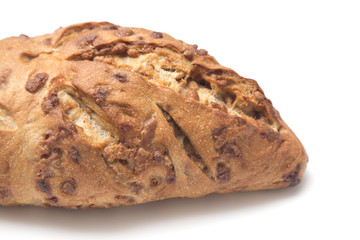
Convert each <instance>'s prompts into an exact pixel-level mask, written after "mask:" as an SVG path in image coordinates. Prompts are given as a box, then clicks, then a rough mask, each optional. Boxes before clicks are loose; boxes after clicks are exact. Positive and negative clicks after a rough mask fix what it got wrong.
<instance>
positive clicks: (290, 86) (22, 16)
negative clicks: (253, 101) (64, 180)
mask: <svg viewBox="0 0 360 240" xmlns="http://www.w3.org/2000/svg"><path fill="white" fill-rule="evenodd" d="M358 4H360V2H359V1H296V2H295V1H246V2H244V1H224V0H222V1H203V2H202V1H195V0H193V1H184V0H182V1H162V2H161V1H154V0H152V1H139V0H136V1H131V0H127V1H105V0H97V1H81V2H80V1H75V0H74V1H68V2H67V1H42V2H39V1H34V0H32V1H24V2H20V1H2V2H1V14H0V26H1V28H0V29H1V31H0V38H5V37H8V36H17V35H19V34H21V33H24V34H27V35H29V36H36V35H41V34H44V33H49V32H53V31H54V30H55V29H57V28H58V27H60V26H67V25H69V24H74V23H79V22H85V21H110V22H113V23H116V24H118V25H121V26H133V27H143V28H148V29H151V30H156V31H161V32H166V33H169V34H170V35H172V36H173V37H175V38H178V39H181V40H184V41H185V42H187V43H191V44H194V43H196V44H198V45H199V47H200V48H205V49H207V50H208V51H209V53H210V54H211V55H213V56H215V57H216V58H217V60H218V61H219V62H220V63H221V64H223V65H225V66H227V67H230V68H233V69H234V70H235V71H237V72H238V73H239V74H240V75H243V76H245V77H249V78H253V79H256V80H257V81H258V83H259V84H260V86H261V87H262V88H263V90H264V91H265V94H266V96H267V97H268V98H270V99H271V100H272V102H273V104H274V106H275V108H277V109H278V110H279V111H280V113H281V116H282V117H283V119H284V120H285V121H286V122H287V123H288V125H289V126H290V127H291V128H292V129H293V130H294V132H295V133H296V134H297V136H298V137H299V138H300V140H301V141H302V142H303V144H304V146H305V148H306V150H307V152H308V155H309V157H310V161H309V164H308V168H307V171H306V173H305V176H304V180H303V182H302V183H301V184H300V185H298V186H297V187H294V188H289V189H283V190H276V191H259V192H247V193H233V194H227V195H211V196H207V197H203V198H199V199H172V200H165V201H161V202H154V203H149V204H144V205H138V206H132V207H119V208H114V209H98V210H86V211H74V210H64V209H42V208H35V207H15V208H4V207H0V239H27V240H30V239H36V240H40V239H52V240H56V239H87V240H91V239H221V240H222V239H287V240H288V239H291V240H293V239H329V238H331V239H360V233H359V229H357V228H359V225H360V221H359V216H360V207H359V204H360V198H359V195H358V193H359V189H360V186H359V185H360V184H359V183H360V174H359V173H360V151H359V149H360V139H359V134H360V129H359V117H360V114H359V111H360V107H359V103H360V101H359V97H358V95H359V81H360V7H359V5H358ZM0 54H1V53H0Z"/></svg>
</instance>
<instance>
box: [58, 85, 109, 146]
mask: <svg viewBox="0 0 360 240" xmlns="http://www.w3.org/2000/svg"><path fill="white" fill-rule="evenodd" d="M58 98H59V101H60V105H61V107H62V109H63V111H64V113H65V114H66V116H68V117H69V118H70V119H71V120H72V121H73V122H74V123H75V124H76V125H77V126H78V127H80V128H81V129H83V131H84V133H85V134H86V135H87V136H89V137H91V140H92V141H93V142H94V143H98V144H101V143H107V142H113V141H114V140H115V137H114V136H113V134H112V133H115V132H114V131H112V127H111V126H110V124H108V123H106V122H105V121H104V120H103V118H102V117H100V116H99V114H98V113H97V112H99V111H101V110H99V109H97V111H96V110H94V109H95V108H96V106H95V104H89V102H88V101H86V100H85V101H84V99H85V97H82V100H80V99H79V98H77V97H76V96H75V92H74V91H73V90H70V89H62V90H60V91H59V92H58ZM89 105H92V107H90V106H89Z"/></svg>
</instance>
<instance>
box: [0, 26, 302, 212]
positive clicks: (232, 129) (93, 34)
mask: <svg viewBox="0 0 360 240" xmlns="http://www.w3.org/2000/svg"><path fill="white" fill-rule="evenodd" d="M0 52H1V54H0V146H1V148H0V204H1V205H4V206H10V205H37V206H56V207H65V208H92V207H100V208H101V207H113V206H119V205H132V204H138V203H145V202H149V201H155V200H160V199H165V198H174V197H189V198H194V197H199V196H203V195H206V194H209V193H214V192H216V193H227V192H234V191H250V190H259V189H276V188H283V187H288V186H294V185H296V184H298V183H299V181H300V180H301V178H302V175H303V173H304V170H305V167H306V164H307V161H308V158H307V155H306V152H305V150H304V148H303V146H302V144H301V143H300V141H299V140H298V139H297V137H296V136H295V135H294V133H293V132H292V131H291V130H290V129H289V127H288V126H287V125H286V124H285V123H284V122H283V120H282V119H281V118H280V116H279V113H278V112H277V111H276V110H275V109H274V108H273V106H272V104H271V102H270V100H269V99H267V98H266V97H265V95H264V93H263V91H262V90H261V88H260V87H259V86H258V84H257V83H256V82H255V81H254V80H251V79H247V78H244V77H241V76H239V75H238V74H237V73H236V72H234V71H233V70H231V69H229V68H226V67H223V66H221V65H220V64H219V63H218V62H217V61H216V60H215V59H214V58H213V57H212V56H209V55H208V53H207V51H205V50H203V49H200V50H198V49H197V46H196V45H188V44H186V43H184V42H182V41H179V40H176V39H174V38H172V37H171V36H169V35H167V34H165V33H159V32H153V31H149V30H145V29H140V28H125V27H120V26H117V25H113V24H111V23H107V22H100V23H97V22H90V23H83V24H78V25H72V26H69V27H66V28H60V29H58V30H57V31H55V32H54V33H53V34H47V35H43V36H39V37H34V38H29V37H27V36H25V35H21V36H20V37H11V38H7V39H4V40H1V41H0Z"/></svg>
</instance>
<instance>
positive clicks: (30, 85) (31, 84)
mask: <svg viewBox="0 0 360 240" xmlns="http://www.w3.org/2000/svg"><path fill="white" fill-rule="evenodd" d="M48 78H49V75H48V74H47V73H37V74H35V75H32V76H30V77H29V79H28V81H27V82H26V85H25V89H26V91H28V92H30V93H36V92H37V91H39V90H40V89H41V88H42V87H44V85H45V83H46V81H47V80H48Z"/></svg>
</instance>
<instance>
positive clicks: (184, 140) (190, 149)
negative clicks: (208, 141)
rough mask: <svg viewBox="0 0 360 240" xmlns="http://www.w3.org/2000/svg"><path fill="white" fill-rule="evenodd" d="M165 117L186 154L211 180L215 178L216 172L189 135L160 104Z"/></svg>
mask: <svg viewBox="0 0 360 240" xmlns="http://www.w3.org/2000/svg"><path fill="white" fill-rule="evenodd" d="M158 108H159V109H160V110H161V112H162V114H163V116H164V118H165V119H166V121H167V122H168V124H169V125H170V127H171V128H172V129H173V133H174V136H175V138H176V140H177V141H178V142H179V144H180V146H181V149H184V151H185V153H186V155H187V156H188V157H189V159H191V160H192V161H193V162H194V163H195V165H196V166H197V167H198V168H199V169H200V170H201V171H202V172H203V173H204V174H205V175H206V176H207V177H208V178H209V179H211V180H214V179H215V177H214V174H213V173H212V172H211V169H210V167H209V166H208V165H207V164H206V163H205V161H204V159H203V158H202V157H201V155H200V154H199V152H198V151H197V150H196V149H195V147H194V145H193V144H192V143H191V142H190V139H189V137H188V136H187V135H186V134H185V133H184V132H183V130H182V129H181V128H180V127H179V125H178V124H177V123H176V122H175V120H174V119H173V118H172V117H171V115H170V114H169V113H168V112H167V111H165V110H164V109H163V108H162V107H160V106H158Z"/></svg>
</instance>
